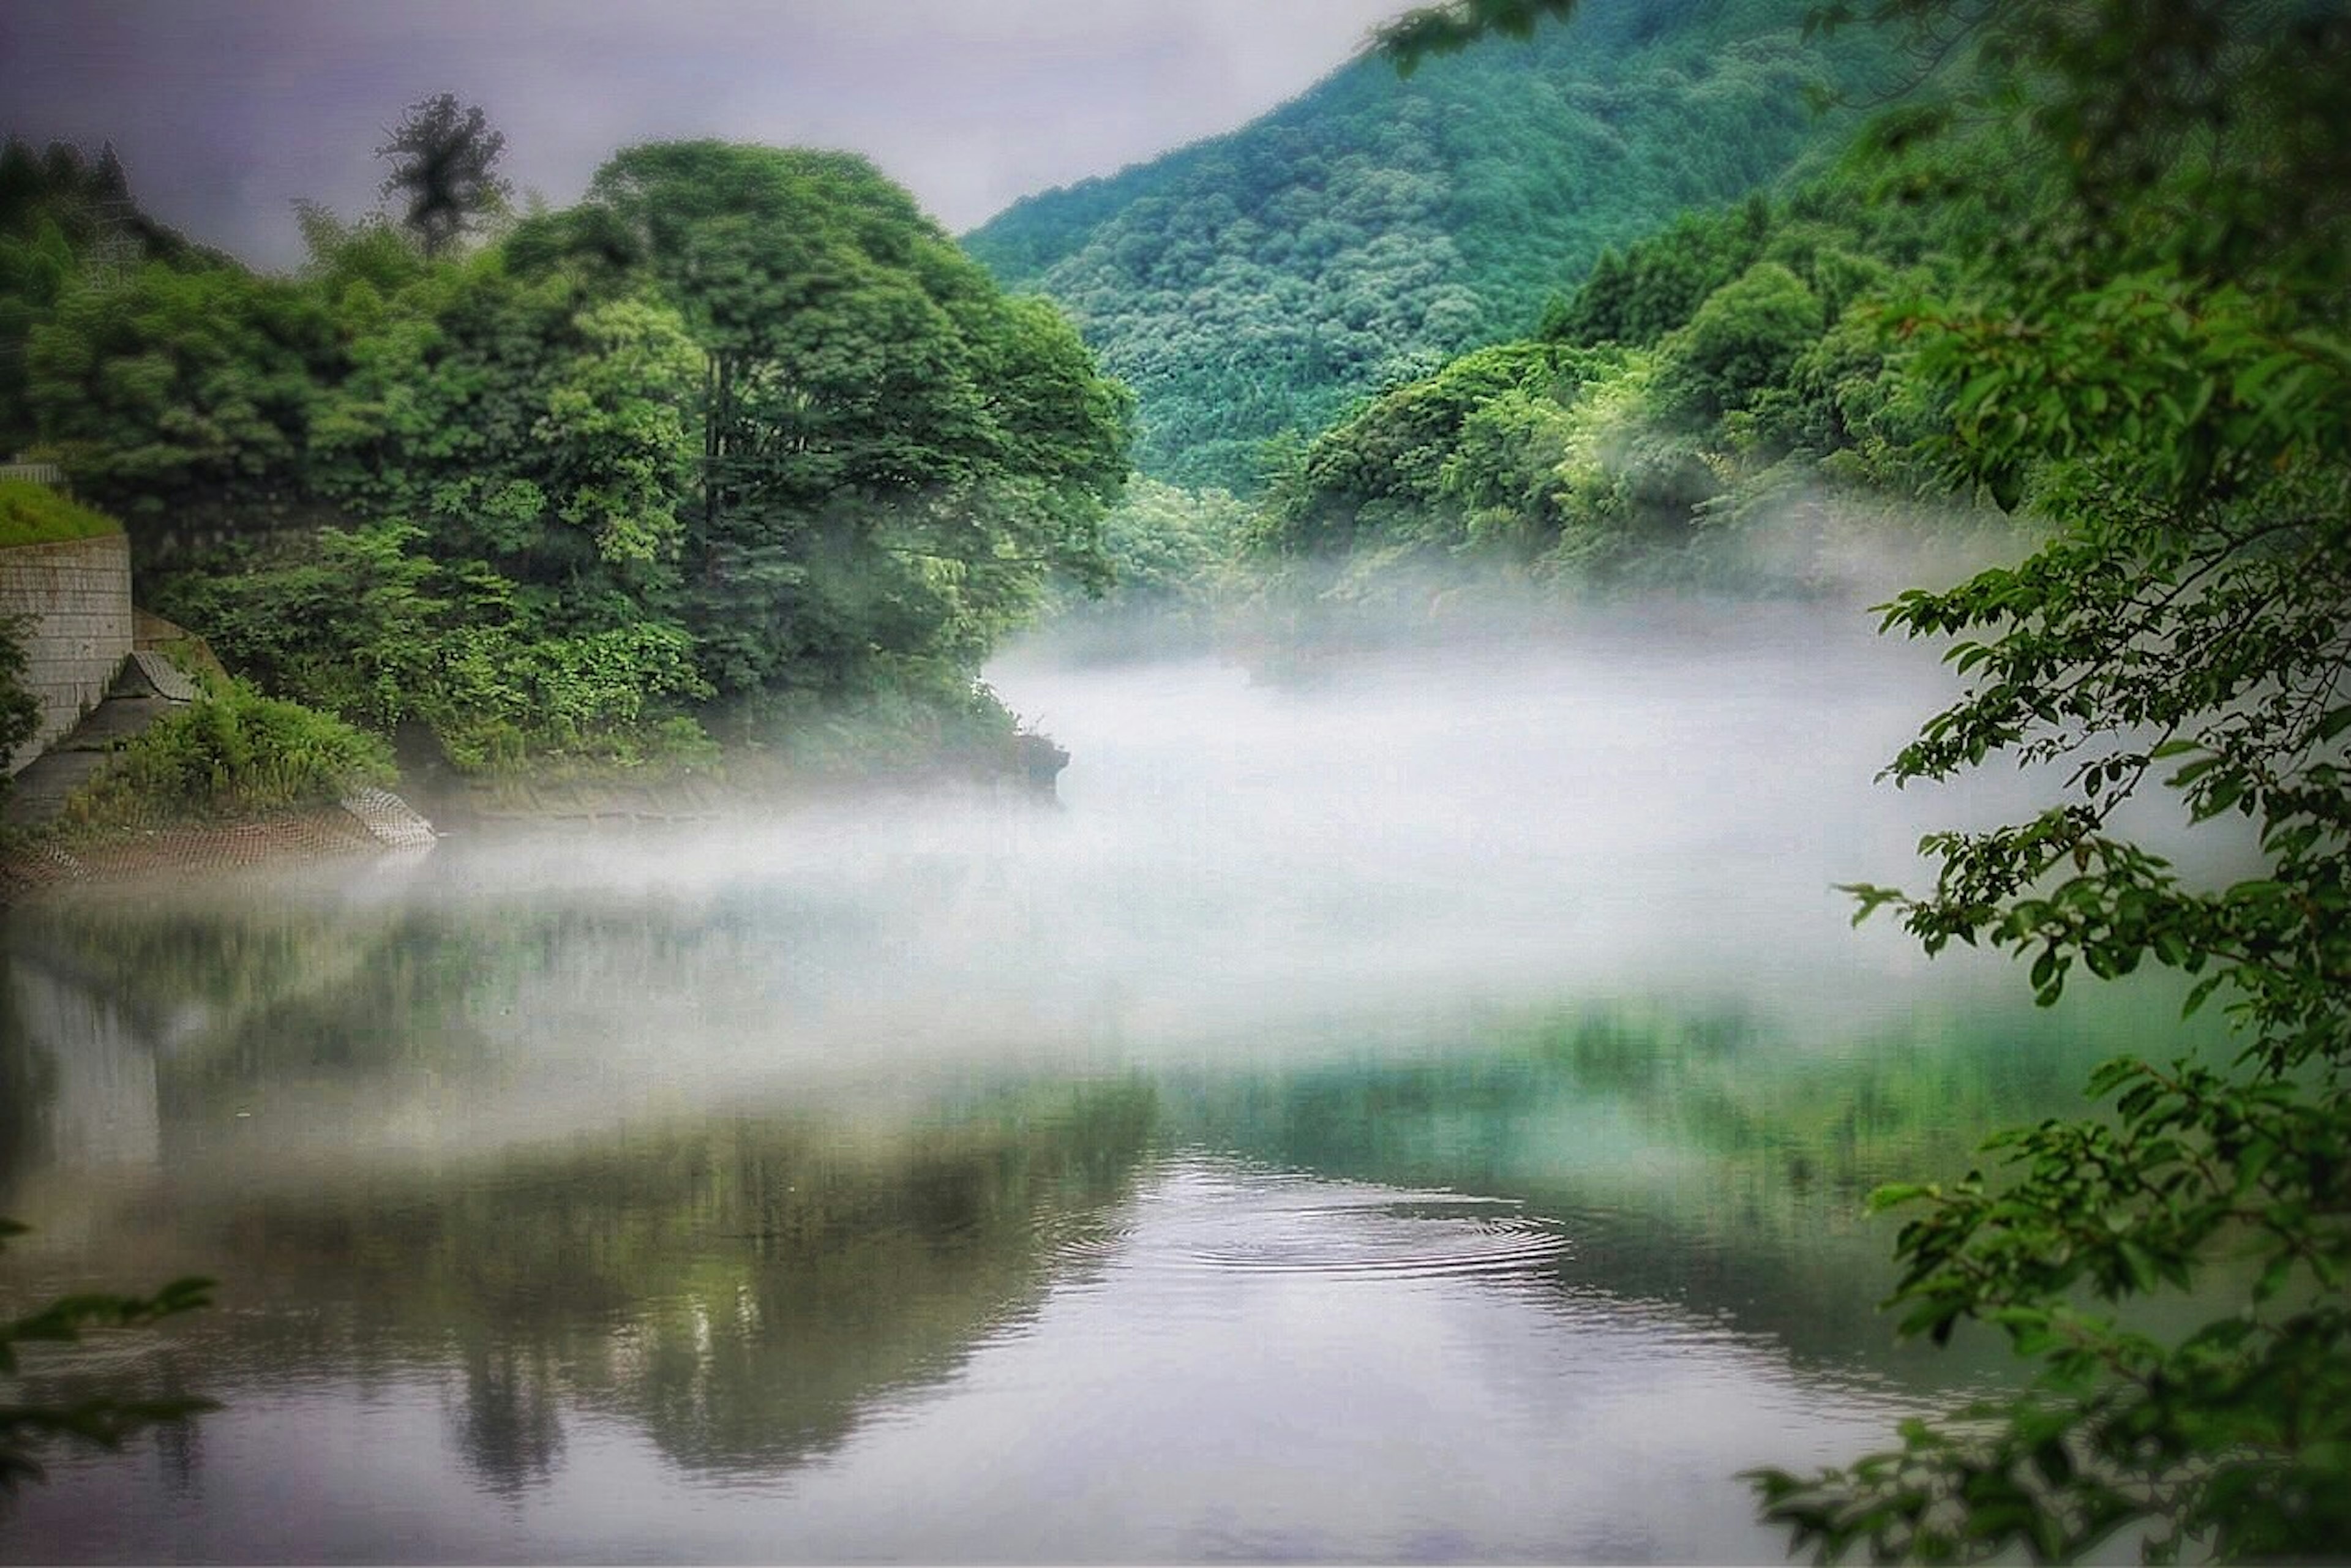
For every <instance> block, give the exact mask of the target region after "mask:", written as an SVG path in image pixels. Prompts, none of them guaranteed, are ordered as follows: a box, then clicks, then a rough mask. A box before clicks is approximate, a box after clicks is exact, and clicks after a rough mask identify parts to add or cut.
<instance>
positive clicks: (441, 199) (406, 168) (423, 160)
mask: <svg viewBox="0 0 2351 1568" xmlns="http://www.w3.org/2000/svg"><path fill="white" fill-rule="evenodd" d="M506 147H507V138H506V133H505V132H504V131H493V130H491V129H490V122H489V117H488V116H487V115H486V114H485V113H484V112H483V111H482V109H481V107H480V106H479V105H478V104H463V105H461V104H459V103H458V101H457V97H456V95H455V93H447V92H444V93H438V94H436V95H434V97H432V98H428V99H424V100H423V101H422V102H420V103H416V104H413V105H412V106H410V108H409V110H408V113H407V115H406V116H405V117H404V118H403V119H402V120H401V122H400V124H399V125H398V126H397V127H396V128H395V129H393V130H392V131H391V132H390V133H389V135H388V139H387V140H386V141H385V142H384V144H383V145H382V146H381V147H379V148H377V149H376V150H375V152H376V156H377V157H379V158H388V159H390V160H391V161H392V172H390V173H389V174H386V175H385V176H384V178H383V193H384V194H385V195H387V196H392V197H396V198H398V199H399V201H400V202H401V204H402V214H401V220H400V221H401V222H402V224H403V225H405V226H406V227H407V228H408V229H409V231H410V232H411V233H413V235H415V236H416V243H417V244H418V245H419V246H422V247H423V251H424V254H425V255H426V256H445V255H447V254H448V253H449V251H450V249H451V248H452V247H453V246H455V245H456V243H457V241H458V240H459V238H461V237H462V236H463V235H464V234H465V230H466V229H467V228H468V227H470V226H472V225H475V224H477V223H479V222H480V221H481V219H482V218H484V217H485V216H486V215H487V214H491V213H493V212H496V210H497V209H498V207H499V205H500V204H502V203H503V202H504V201H505V200H506V198H507V195H508V194H509V193H510V187H509V186H508V185H507V182H506V181H505V180H502V179H500V178H499V177H498V175H497V174H496V168H497V162H498V159H499V158H500V156H502V155H503V154H504V153H505V152H506Z"/></svg>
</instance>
